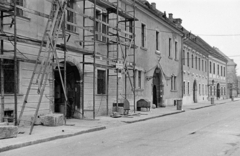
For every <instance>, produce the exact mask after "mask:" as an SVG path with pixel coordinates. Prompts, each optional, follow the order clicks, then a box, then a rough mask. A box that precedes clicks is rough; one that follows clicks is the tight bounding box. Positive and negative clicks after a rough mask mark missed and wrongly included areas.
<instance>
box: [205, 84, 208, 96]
mask: <svg viewBox="0 0 240 156" xmlns="http://www.w3.org/2000/svg"><path fill="white" fill-rule="evenodd" d="M205 95H208V87H207V85H205Z"/></svg>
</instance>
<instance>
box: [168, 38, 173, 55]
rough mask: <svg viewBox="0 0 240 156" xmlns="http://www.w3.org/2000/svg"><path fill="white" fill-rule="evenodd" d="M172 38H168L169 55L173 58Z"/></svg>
mask: <svg viewBox="0 0 240 156" xmlns="http://www.w3.org/2000/svg"><path fill="white" fill-rule="evenodd" d="M171 51H172V39H171V38H168V57H169V58H172V52H171Z"/></svg>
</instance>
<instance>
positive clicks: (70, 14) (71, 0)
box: [66, 0, 77, 32]
mask: <svg viewBox="0 0 240 156" xmlns="http://www.w3.org/2000/svg"><path fill="white" fill-rule="evenodd" d="M67 5H68V7H69V8H71V9H74V7H75V5H76V2H75V1H74V0H68V1H67ZM76 19H77V14H76V13H75V12H73V11H70V10H67V22H69V23H74V24H76V21H77V20H76ZM66 30H67V31H70V32H76V31H77V28H76V27H75V26H73V25H68V24H67V28H66Z"/></svg>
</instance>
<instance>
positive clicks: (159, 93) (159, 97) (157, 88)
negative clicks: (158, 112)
mask: <svg viewBox="0 0 240 156" xmlns="http://www.w3.org/2000/svg"><path fill="white" fill-rule="evenodd" d="M163 90H164V85H163V83H162V74H161V70H160V69H159V68H156V69H155V71H154V74H153V88H152V93H153V101H152V102H153V104H155V105H156V107H164V104H163Z"/></svg>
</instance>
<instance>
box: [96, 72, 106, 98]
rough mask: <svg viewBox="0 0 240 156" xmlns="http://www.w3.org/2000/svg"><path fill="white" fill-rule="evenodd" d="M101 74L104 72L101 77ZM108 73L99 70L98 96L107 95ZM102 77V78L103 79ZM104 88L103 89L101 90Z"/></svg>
mask: <svg viewBox="0 0 240 156" xmlns="http://www.w3.org/2000/svg"><path fill="white" fill-rule="evenodd" d="M100 72H102V73H101V74H102V75H100ZM106 74H107V72H106V70H104V69H97V94H98V95H105V94H106V91H107V90H106V81H107V79H106V78H107V76H106ZM101 76H102V77H101ZM101 80H102V81H101ZM101 87H103V88H101Z"/></svg>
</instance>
